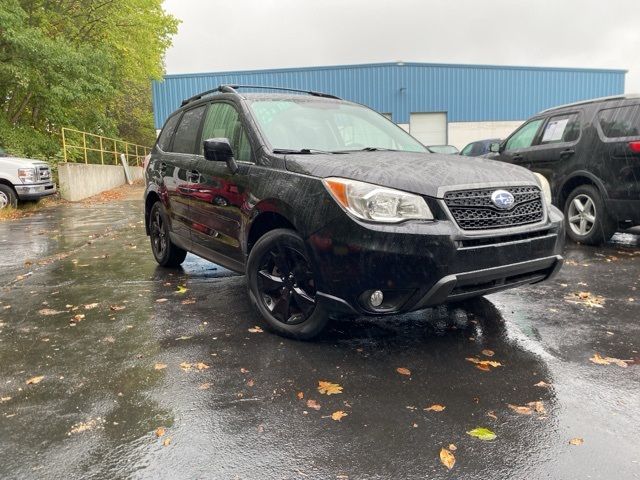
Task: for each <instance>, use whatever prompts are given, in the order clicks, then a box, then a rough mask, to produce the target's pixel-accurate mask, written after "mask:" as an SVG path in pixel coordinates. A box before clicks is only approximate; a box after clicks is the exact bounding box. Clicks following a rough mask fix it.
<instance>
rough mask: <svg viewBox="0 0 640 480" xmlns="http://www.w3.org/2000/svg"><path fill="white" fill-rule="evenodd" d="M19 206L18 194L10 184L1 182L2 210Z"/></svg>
mask: <svg viewBox="0 0 640 480" xmlns="http://www.w3.org/2000/svg"><path fill="white" fill-rule="evenodd" d="M17 206H18V196H17V195H16V192H15V191H14V190H13V188H11V187H10V186H8V185H3V184H0V210H2V209H3V208H7V207H12V208H16V207H17Z"/></svg>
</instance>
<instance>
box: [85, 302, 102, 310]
mask: <svg viewBox="0 0 640 480" xmlns="http://www.w3.org/2000/svg"><path fill="white" fill-rule="evenodd" d="M98 305H100V304H99V303H89V304H88V305H85V306H84V309H85V310H93V309H94V308H96V307H97V306H98Z"/></svg>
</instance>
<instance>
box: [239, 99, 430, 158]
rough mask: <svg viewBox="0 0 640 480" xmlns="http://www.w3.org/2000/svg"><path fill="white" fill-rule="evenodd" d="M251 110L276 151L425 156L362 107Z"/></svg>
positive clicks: (276, 104) (282, 105)
mask: <svg viewBox="0 0 640 480" xmlns="http://www.w3.org/2000/svg"><path fill="white" fill-rule="evenodd" d="M251 109H252V111H253V113H254V116H255V118H256V120H257V122H258V124H259V125H260V128H261V129H262V131H263V132H264V134H265V135H266V137H267V139H268V140H269V143H270V144H271V146H272V147H273V150H291V151H298V150H304V151H322V152H345V151H346V152H350V151H360V150H399V151H403V152H426V151H427V150H426V149H425V147H423V146H422V145H421V144H420V143H419V142H418V141H417V140H415V139H414V138H413V137H411V136H410V135H409V134H407V133H406V132H405V131H404V130H402V129H401V128H399V127H397V126H396V125H395V124H393V123H392V122H390V121H389V120H387V119H386V118H385V117H383V116H382V115H379V114H378V113H376V112H374V111H373V110H370V109H368V108H366V107H362V106H360V105H352V104H347V103H338V102H326V101H314V100H309V99H307V98H304V99H301V100H292V99H286V100H258V101H254V102H252V103H251Z"/></svg>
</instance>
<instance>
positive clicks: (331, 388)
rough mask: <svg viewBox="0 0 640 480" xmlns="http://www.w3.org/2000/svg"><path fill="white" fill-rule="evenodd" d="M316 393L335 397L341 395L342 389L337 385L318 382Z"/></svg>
mask: <svg viewBox="0 0 640 480" xmlns="http://www.w3.org/2000/svg"><path fill="white" fill-rule="evenodd" d="M318 392H320V393H323V394H325V395H336V394H338V393H342V387H341V386H340V385H339V384H337V383H331V382H325V381H324V380H320V381H319V382H318Z"/></svg>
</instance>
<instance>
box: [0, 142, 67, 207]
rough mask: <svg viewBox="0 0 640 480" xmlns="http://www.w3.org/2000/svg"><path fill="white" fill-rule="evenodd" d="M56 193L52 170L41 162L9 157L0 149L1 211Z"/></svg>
mask: <svg viewBox="0 0 640 480" xmlns="http://www.w3.org/2000/svg"><path fill="white" fill-rule="evenodd" d="M54 193H56V185H55V183H53V182H52V181H51V169H50V168H49V165H48V164H47V163H45V162H43V161H41V160H31V159H28V158H16V157H10V156H8V155H7V154H6V153H5V152H4V150H2V149H0V210H1V209H3V208H6V207H9V206H11V207H15V206H17V204H18V201H30V200H39V199H41V198H42V197H46V196H49V195H53V194H54Z"/></svg>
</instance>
